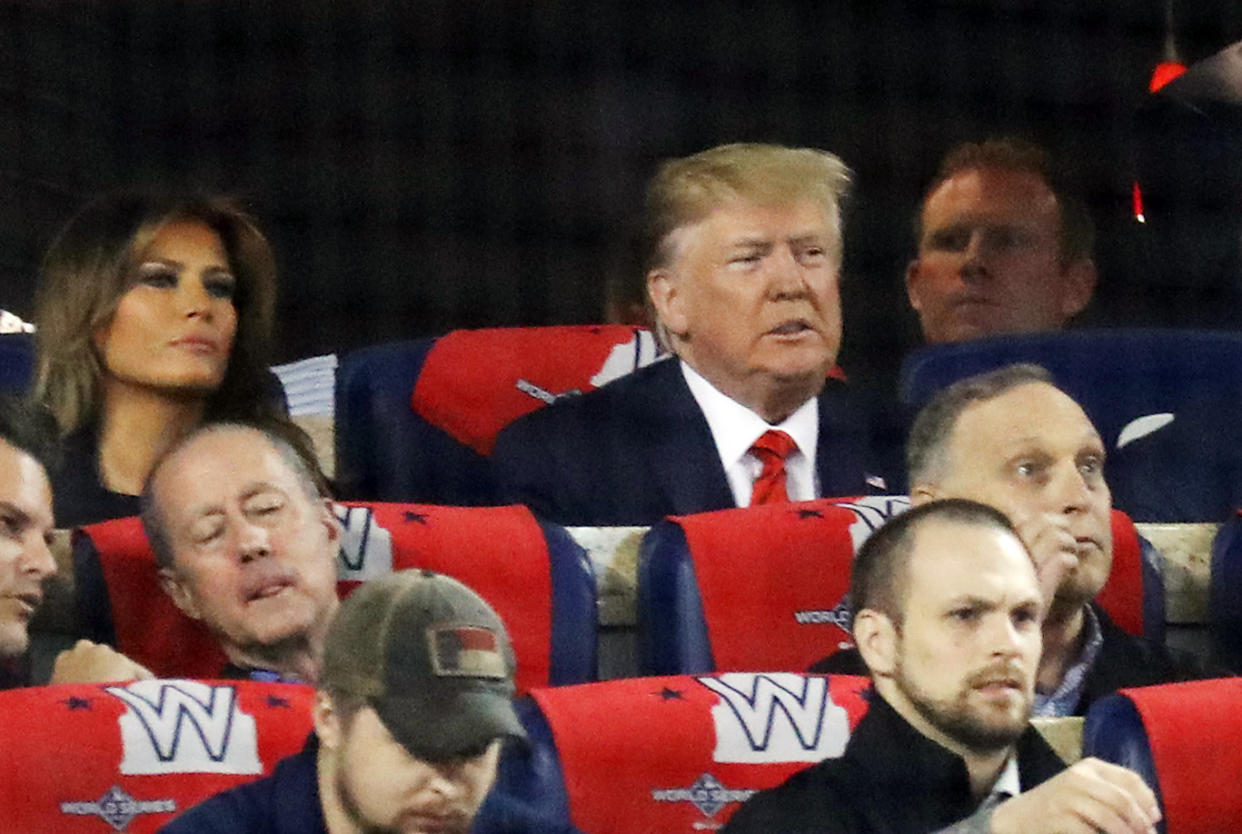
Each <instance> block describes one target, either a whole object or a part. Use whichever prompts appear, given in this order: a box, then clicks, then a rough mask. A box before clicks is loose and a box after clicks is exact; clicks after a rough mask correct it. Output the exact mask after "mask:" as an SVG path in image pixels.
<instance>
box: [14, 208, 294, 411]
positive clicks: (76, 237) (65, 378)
mask: <svg viewBox="0 0 1242 834" xmlns="http://www.w3.org/2000/svg"><path fill="white" fill-rule="evenodd" d="M176 221H195V222H201V223H203V224H205V225H207V226H209V227H210V228H211V229H212V230H213V231H215V232H216V234H218V235H219V236H220V239H221V242H222V243H223V244H224V248H225V251H226V252H227V254H228V259H229V266H230V268H231V269H232V271H233V274H234V277H235V278H236V279H237V288H236V292H235V295H234V298H233V304H234V306H235V307H236V309H237V334H236V336H235V337H234V341H233V346H232V350H231V352H230V355H229V364H228V369H227V370H226V372H225V376H224V380H223V381H222V382H221V384H220V387H219V388H217V389H216V390H215V391H213V392H212V393H211V394H210V395H209V396H208V398H207V409H206V416H207V417H208V418H226V417H231V418H234V419H245V418H256V417H265V416H271V415H273V414H275V413H277V409H276V406H275V405H274V404H273V403H272V398H271V391H270V389H269V371H268V360H269V351H270V347H271V338H272V322H273V317H274V315H275V306H276V264H275V259H274V257H273V255H272V250H271V247H270V246H269V245H268V242H267V239H266V238H265V237H264V236H263V233H262V232H260V231H259V228H258V226H257V225H256V224H255V222H254V220H253V219H252V218H251V217H250V216H249V215H248V214H247V213H246V212H245V211H244V210H243V209H242V208H241V206H240V205H239V204H238V203H236V202H235V201H233V200H231V199H228V198H224V197H213V196H205V195H197V194H174V193H163V192H154V191H125V192H112V193H108V194H104V195H101V196H99V197H97V198H95V199H94V200H92V201H90V202H89V203H87V204H86V205H85V206H83V207H82V208H81V209H80V210H79V211H78V213H77V214H75V215H74V216H73V218H71V219H70V220H69V222H68V223H67V224H66V225H65V226H64V228H63V229H61V231H60V233H59V234H58V235H57V236H56V238H55V239H54V240H53V241H52V244H51V246H50V247H49V248H48V251H47V254H46V255H45V257H44V261H43V267H42V270H41V272H40V277H39V287H38V290H37V292H36V295H35V321H36V323H37V324H38V330H37V331H36V334H35V344H36V348H37V361H36V374H35V386H34V394H33V396H34V399H35V400H37V401H38V402H40V403H42V404H43V405H45V406H46V407H47V408H48V410H49V411H51V413H52V415H53V416H54V417H55V418H56V422H57V424H58V425H59V427H60V431H61V433H62V434H69V433H71V432H73V431H75V430H77V429H79V428H81V427H82V426H84V425H87V424H89V423H90V422H92V421H93V420H96V419H97V418H98V416H99V413H100V406H101V402H100V399H101V397H102V385H101V378H102V376H103V372H104V368H103V363H102V360H101V358H100V356H99V353H98V351H97V349H96V347H95V343H94V335H95V333H96V332H97V331H98V330H99V329H100V328H102V327H106V326H107V325H108V323H109V322H110V321H111V320H112V316H113V315H114V314H115V313H116V308H117V304H118V303H119V302H120V300H121V296H123V295H125V293H126V292H128V291H129V289H130V287H132V286H133V285H134V282H135V279H136V268H137V266H138V259H139V258H141V256H142V253H143V252H144V251H145V250H146V249H147V248H148V247H149V246H150V244H151V242H152V241H153V240H154V239H155V236H156V234H157V233H158V232H159V230H160V229H161V228H163V227H164V226H166V225H168V224H169V223H172V222H176Z"/></svg>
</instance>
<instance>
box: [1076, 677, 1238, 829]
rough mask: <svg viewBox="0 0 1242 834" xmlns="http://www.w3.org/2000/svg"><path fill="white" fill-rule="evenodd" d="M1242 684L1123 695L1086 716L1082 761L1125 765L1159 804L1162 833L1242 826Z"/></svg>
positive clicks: (1224, 682)
mask: <svg viewBox="0 0 1242 834" xmlns="http://www.w3.org/2000/svg"><path fill="white" fill-rule="evenodd" d="M1240 702H1242V679H1237V678H1227V679H1222V680H1207V681H1194V682H1190V683H1173V684H1166V685H1163V686H1150V687H1143V688H1139V689H1123V690H1121V691H1120V692H1119V693H1118V694H1116V695H1111V696H1109V697H1107V698H1104V699H1101V700H1100V701H1098V702H1097V703H1095V704H1094V705H1092V707H1091V709H1090V710H1089V711H1088V713H1087V719H1086V723H1085V725H1084V728H1083V755H1084V756H1096V757H1098V758H1101V759H1104V760H1105V761H1110V762H1114V763H1116V764H1120V765H1124V766H1125V767H1128V768H1130V769H1131V770H1133V771H1135V772H1137V773H1138V774H1139V775H1141V776H1142V777H1143V779H1144V780H1145V781H1146V782H1147V784H1148V785H1149V786H1150V787H1151V789H1152V790H1153V791H1154V792H1155V793H1156V796H1157V798H1158V799H1159V800H1160V808H1161V811H1162V813H1163V814H1164V820H1163V821H1162V822H1161V824H1160V826H1159V830H1160V831H1161V832H1169V834H1219V832H1223V831H1236V830H1237V829H1238V821H1239V820H1242V779H1239V778H1238V774H1239V773H1240V772H1242V711H1239V710H1238V704H1239V703H1240Z"/></svg>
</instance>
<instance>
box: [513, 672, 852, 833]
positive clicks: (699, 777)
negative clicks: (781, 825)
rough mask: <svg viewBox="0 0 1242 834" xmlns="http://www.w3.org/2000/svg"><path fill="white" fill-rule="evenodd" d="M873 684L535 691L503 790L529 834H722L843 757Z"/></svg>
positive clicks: (765, 678) (815, 681) (785, 678)
mask: <svg viewBox="0 0 1242 834" xmlns="http://www.w3.org/2000/svg"><path fill="white" fill-rule="evenodd" d="M870 686H871V683H870V681H869V680H868V679H866V678H855V677H849V676H834V677H831V678H829V677H826V676H819V675H794V674H781V673H771V674H744V673H736V674H727V675H719V676H701V677H691V676H666V677H653V678H629V679H624V680H615V681H606V682H603V683H595V684H587V685H585V686H572V687H560V688H556V689H537V690H535V691H534V692H532V693H531V696H530V697H529V698H526V699H523V700H522V701H521V702H519V704H518V712H519V715H520V716H521V717H522V721H523V724H524V725H525V727H526V731H527V734H528V735H529V737H530V745H529V747H528V748H526V749H525V750H511V751H510V754H511V755H507V756H506V760H505V761H504V762H502V764H501V773H500V776H499V779H498V781H497V786H496V789H495V794H496V799H497V800H499V801H501V802H502V803H504V804H508V805H516V806H521V807H524V808H525V810H526V813H525V814H524V816H526V817H528V818H531V819H534V820H536V823H535V827H534V828H531V830H540V826H539V825H538V822H537V821H539V820H542V821H544V822H545V825H544V826H542V827H543V828H547V829H549V830H551V829H554V828H555V827H557V826H564V825H566V824H571V825H573V826H575V827H576V828H577V829H578V830H580V831H583V832H587V834H631V832H632V834H648V832H653V831H659V832H662V834H674V833H675V832H686V834H691V833H692V832H696V831H702V830H711V829H715V828H718V827H720V825H721V824H723V823H724V822H725V821H727V820H728V818H729V817H730V816H732V814H733V812H734V811H736V810H737V807H738V806H739V805H740V804H741V803H742V802H744V801H745V800H746V799H748V798H749V797H750V795H751V794H753V793H754V792H755V791H758V790H762V789H764V788H769V787H773V786H775V785H777V784H779V783H781V782H782V781H784V780H785V779H786V778H787V777H788V776H789V775H791V774H792V773H794V772H795V771H797V770H801V769H802V768H804V767H806V766H807V765H808V764H809V763H812V762H816V761H819V760H821V759H825V758H830V757H835V756H840V755H841V753H842V752H843V751H844V749H845V743H846V741H847V740H848V738H849V735H850V733H851V732H852V730H853V728H854V727H855V726H856V725H857V723H858V721H859V720H860V719H861V718H862V715H863V714H864V713H865V711H866V707H867V702H866V700H865V696H864V692H866V691H867V690H869V689H870Z"/></svg>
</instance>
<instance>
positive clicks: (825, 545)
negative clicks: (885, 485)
mask: <svg viewBox="0 0 1242 834" xmlns="http://www.w3.org/2000/svg"><path fill="white" fill-rule="evenodd" d="M908 506H909V500H908V499H907V498H906V497H905V496H867V497H864V498H858V499H832V498H823V499H819V500H816V501H803V502H796V503H792V504H768V505H765V506H760V507H746V508H741V509H732V510H718V511H716V512H710V513H698V514H695V515H687V516H674V517H670V518H667V519H665V520H663V521H660V522H658V523H657V524H655V525H653V526H652V528H651V530H650V531H649V532H648V533H647V535H646V536H645V537H644V539H643V543H642V545H641V547H640V551H639V561H638V626H639V666H640V669H642V670H643V671H644V673H646V674H652V675H667V674H703V673H710V672H732V671H757V670H764V669H767V670H773V669H775V670H782V671H788V672H798V671H802V670H804V669H806V668H807V667H809V666H810V665H811V664H812V663H814V662H815V661H817V660H819V659H821V658H823V657H825V656H827V655H829V654H832V653H833V652H835V651H836V650H837V649H838V648H839V647H840V646H842V645H850V630H849V629H850V611H849V605H848V600H847V599H846V593H847V592H848V590H849V577H850V567H851V565H852V563H853V560H854V551H855V549H856V548H857V547H858V545H860V544H861V543H862V542H863V541H864V540H865V539H866V537H867V536H868V535H870V533H871V531H872V530H874V529H875V528H877V527H879V526H880V524H882V523H883V522H884V521H885V520H886V519H887V518H889V517H890V516H892V515H894V514H896V513H898V512H901V511H902V510H904V509H905V508H906V507H908Z"/></svg>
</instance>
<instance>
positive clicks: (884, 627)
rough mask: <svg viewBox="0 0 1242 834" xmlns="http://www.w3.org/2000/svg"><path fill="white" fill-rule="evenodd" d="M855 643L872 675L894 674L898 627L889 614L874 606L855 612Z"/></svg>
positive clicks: (888, 675)
mask: <svg viewBox="0 0 1242 834" xmlns="http://www.w3.org/2000/svg"><path fill="white" fill-rule="evenodd" d="M854 643H855V644H856V645H857V646H858V653H859V654H860V655H862V659H863V663H865V664H867V668H868V669H870V670H871V674H872V676H877V677H890V676H892V674H893V671H894V670H895V669H896V666H897V627H896V626H895V625H894V624H893V621H892V620H891V619H889V617H888V615H887V614H883V613H881V612H879V611H876V610H875V609H873V608H864V609H863V610H861V611H859V612H858V613H857V614H855V615H854Z"/></svg>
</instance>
